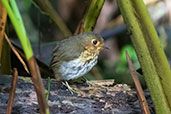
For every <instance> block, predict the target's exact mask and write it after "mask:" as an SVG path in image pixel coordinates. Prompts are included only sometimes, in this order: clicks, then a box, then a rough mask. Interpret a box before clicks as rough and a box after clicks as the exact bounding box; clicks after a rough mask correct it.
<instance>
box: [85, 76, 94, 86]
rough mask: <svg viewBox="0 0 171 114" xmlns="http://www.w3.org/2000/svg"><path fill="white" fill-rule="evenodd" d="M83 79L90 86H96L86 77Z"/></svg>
mask: <svg viewBox="0 0 171 114" xmlns="http://www.w3.org/2000/svg"><path fill="white" fill-rule="evenodd" d="M83 78H84V80H85V83H86V84H87V85H88V86H94V84H92V83H91V82H90V81H89V80H88V79H87V78H86V77H85V76H83Z"/></svg>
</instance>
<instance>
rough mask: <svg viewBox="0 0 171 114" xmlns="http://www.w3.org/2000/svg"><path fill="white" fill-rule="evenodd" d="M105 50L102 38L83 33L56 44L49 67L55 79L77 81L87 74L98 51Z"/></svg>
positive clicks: (93, 63) (66, 83)
mask: <svg viewBox="0 0 171 114" xmlns="http://www.w3.org/2000/svg"><path fill="white" fill-rule="evenodd" d="M104 48H106V47H105V45H104V40H103V38H102V37H101V36H100V35H99V34H97V33H94V32H85V33H81V34H79V35H75V36H71V37H69V38H67V39H64V40H61V41H59V42H57V44H56V47H55V49H54V51H53V53H52V59H51V62H50V67H51V69H52V70H53V72H54V75H55V78H56V79H61V80H64V81H65V83H63V84H64V85H65V86H67V87H68V89H69V90H70V91H71V93H72V92H73V89H72V88H71V87H70V86H69V84H68V82H67V81H69V80H74V79H77V78H79V77H81V76H83V75H85V74H86V73H88V72H89V71H90V70H91V69H92V68H93V67H94V66H95V65H96V64H97V59H98V55H99V53H100V51H101V50H102V49H104Z"/></svg>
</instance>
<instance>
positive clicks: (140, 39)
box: [117, 0, 171, 114]
mask: <svg viewBox="0 0 171 114" xmlns="http://www.w3.org/2000/svg"><path fill="white" fill-rule="evenodd" d="M117 2H118V6H119V8H120V10H121V13H122V15H123V18H124V21H125V23H126V25H127V28H128V31H129V33H130V34H131V40H132V43H133V45H134V48H135V50H136V53H137V55H138V59H139V62H140V65H141V67H142V70H143V73H144V76H145V80H146V83H147V86H148V89H149V91H150V94H151V96H152V100H153V102H154V105H155V110H156V112H157V114H170V113H171V112H170V109H169V106H168V102H167V100H166V97H165V95H164V91H163V88H162V86H161V83H160V79H159V76H158V74H157V72H156V69H155V66H154V63H153V60H152V58H151V56H150V52H149V50H148V47H147V44H146V42H145V38H144V34H143V32H142V29H141V27H140V24H141V23H139V21H138V20H137V15H136V13H135V9H134V7H133V6H132V4H131V1H130V0H117ZM156 88H157V89H156Z"/></svg>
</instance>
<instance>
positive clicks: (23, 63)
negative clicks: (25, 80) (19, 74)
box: [4, 32, 30, 73]
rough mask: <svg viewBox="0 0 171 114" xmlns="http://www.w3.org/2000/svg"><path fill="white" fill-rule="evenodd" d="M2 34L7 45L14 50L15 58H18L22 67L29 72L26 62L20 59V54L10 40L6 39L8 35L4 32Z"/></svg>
mask: <svg viewBox="0 0 171 114" xmlns="http://www.w3.org/2000/svg"><path fill="white" fill-rule="evenodd" d="M4 36H5V39H6V41H7V42H8V44H9V46H10V47H11V49H12V51H13V52H14V54H15V55H16V56H17V58H18V59H19V61H20V62H21V64H22V65H23V67H24V69H25V70H26V72H27V73H30V72H29V70H28V68H27V65H26V63H25V62H24V60H23V59H22V57H21V56H20V54H19V53H18V52H17V51H16V49H15V47H14V46H13V45H12V43H11V41H10V40H9V39H8V36H7V35H6V33H5V32H4Z"/></svg>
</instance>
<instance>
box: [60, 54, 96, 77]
mask: <svg viewBox="0 0 171 114" xmlns="http://www.w3.org/2000/svg"><path fill="white" fill-rule="evenodd" d="M84 54H85V53H84ZM84 54H83V53H82V54H81V55H80V57H79V58H76V59H74V60H71V61H67V62H62V64H61V65H60V68H59V72H60V73H61V78H62V79H64V80H71V79H76V78H79V77H80V76H83V75H85V74H86V73H87V72H89V71H90V70H91V69H92V68H93V66H94V65H96V63H97V58H98V56H97V55H93V56H86V55H84Z"/></svg>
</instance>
